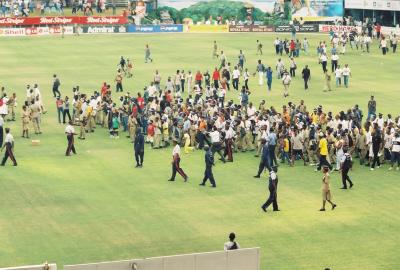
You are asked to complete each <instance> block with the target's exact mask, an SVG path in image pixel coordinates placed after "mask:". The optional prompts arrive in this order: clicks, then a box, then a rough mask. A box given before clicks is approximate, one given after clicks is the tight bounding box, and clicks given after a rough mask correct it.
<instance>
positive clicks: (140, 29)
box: [126, 24, 183, 33]
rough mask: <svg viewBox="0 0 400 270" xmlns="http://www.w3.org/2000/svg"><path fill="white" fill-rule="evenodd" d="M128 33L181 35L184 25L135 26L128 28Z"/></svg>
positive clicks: (131, 25)
mask: <svg viewBox="0 0 400 270" xmlns="http://www.w3.org/2000/svg"><path fill="white" fill-rule="evenodd" d="M126 32H128V33H179V32H183V25H181V24H171V25H133V24H130V25H128V27H127V31H126Z"/></svg>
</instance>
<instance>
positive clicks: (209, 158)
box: [200, 145, 217, 188]
mask: <svg viewBox="0 0 400 270" xmlns="http://www.w3.org/2000/svg"><path fill="white" fill-rule="evenodd" d="M204 151H205V155H204V159H205V162H206V170H205V171H204V178H203V182H202V183H201V184H200V186H205V185H206V182H207V180H210V183H211V187H213V188H215V187H217V185H216V184H215V179H214V175H213V172H212V166H214V155H213V153H212V152H211V150H210V147H209V146H208V145H205V146H204Z"/></svg>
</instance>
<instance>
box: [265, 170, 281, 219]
mask: <svg viewBox="0 0 400 270" xmlns="http://www.w3.org/2000/svg"><path fill="white" fill-rule="evenodd" d="M277 172H278V167H273V168H271V167H270V168H269V184H268V189H269V197H268V200H267V201H266V202H265V203H264V204H263V205H262V206H261V209H262V210H263V211H264V212H267V208H268V206H270V204H272V208H273V210H274V211H279V208H278V195H277V191H278V175H277V174H276V173H277Z"/></svg>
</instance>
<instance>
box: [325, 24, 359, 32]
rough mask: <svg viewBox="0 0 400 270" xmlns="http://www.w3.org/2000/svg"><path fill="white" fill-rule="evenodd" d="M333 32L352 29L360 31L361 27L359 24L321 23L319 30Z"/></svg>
mask: <svg viewBox="0 0 400 270" xmlns="http://www.w3.org/2000/svg"><path fill="white" fill-rule="evenodd" d="M331 30H332V31H333V32H351V31H357V32H358V31H360V30H361V28H360V27H357V26H347V25H329V24H320V25H319V32H322V33H329V32H330V31H331Z"/></svg>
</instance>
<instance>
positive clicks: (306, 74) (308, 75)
mask: <svg viewBox="0 0 400 270" xmlns="http://www.w3.org/2000/svg"><path fill="white" fill-rule="evenodd" d="M301 74H302V77H303V80H304V89H305V90H308V82H309V81H310V80H311V71H310V69H309V68H308V65H306V66H305V67H304V68H303V71H302V72H301Z"/></svg>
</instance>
